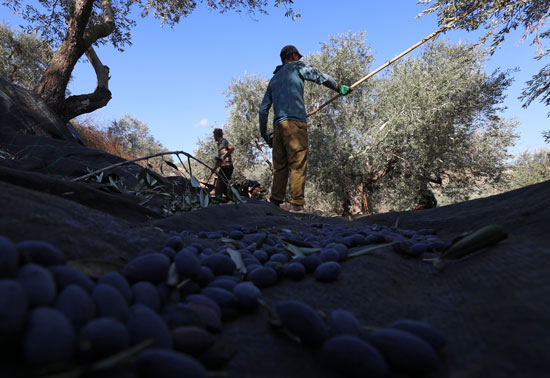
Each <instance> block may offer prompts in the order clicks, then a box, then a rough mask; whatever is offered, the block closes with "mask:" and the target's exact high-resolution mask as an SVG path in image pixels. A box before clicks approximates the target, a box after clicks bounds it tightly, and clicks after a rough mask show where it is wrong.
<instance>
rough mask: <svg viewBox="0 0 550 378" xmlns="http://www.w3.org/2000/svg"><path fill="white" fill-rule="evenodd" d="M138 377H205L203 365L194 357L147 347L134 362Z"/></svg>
mask: <svg viewBox="0 0 550 378" xmlns="http://www.w3.org/2000/svg"><path fill="white" fill-rule="evenodd" d="M135 366H136V368H135V371H136V372H137V374H138V376H139V377H140V378H160V377H162V378H206V377H207V376H208V375H207V373H206V370H205V369H204V367H203V366H202V365H201V364H200V363H199V362H198V361H197V360H195V359H193V358H191V357H189V356H187V355H185V354H183V353H179V352H175V351H172V350H165V349H148V350H145V351H143V352H141V353H140V354H139V355H138V356H137V359H136V362H135Z"/></svg>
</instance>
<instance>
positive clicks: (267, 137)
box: [262, 133, 273, 148]
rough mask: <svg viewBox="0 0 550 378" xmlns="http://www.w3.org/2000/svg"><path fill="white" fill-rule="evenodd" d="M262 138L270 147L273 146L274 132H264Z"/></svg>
mask: <svg viewBox="0 0 550 378" xmlns="http://www.w3.org/2000/svg"><path fill="white" fill-rule="evenodd" d="M262 138H263V139H264V140H265V142H266V143H267V145H268V146H269V148H273V133H270V134H262Z"/></svg>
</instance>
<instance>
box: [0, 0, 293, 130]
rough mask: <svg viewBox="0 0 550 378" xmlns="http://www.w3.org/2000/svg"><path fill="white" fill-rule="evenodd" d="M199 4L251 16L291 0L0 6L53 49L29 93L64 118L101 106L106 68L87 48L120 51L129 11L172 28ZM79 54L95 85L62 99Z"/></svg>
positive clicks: (7, 2) (6, 1)
mask: <svg viewBox="0 0 550 378" xmlns="http://www.w3.org/2000/svg"><path fill="white" fill-rule="evenodd" d="M200 3H204V4H206V6H207V7H208V8H209V9H210V10H216V11H219V12H221V13H224V12H227V11H230V10H234V11H236V12H243V11H244V12H247V13H252V14H253V13H254V12H259V13H266V10H265V8H266V7H267V6H268V4H269V3H272V4H273V5H274V6H275V7H277V6H280V5H282V6H285V7H287V6H289V5H292V3H293V0H272V1H271V2H270V1H268V0H198V1H188V0H167V1H161V0H150V1H142V0H138V1H135V0H68V1H50V0H38V1H24V0H3V1H2V4H3V5H4V6H6V7H8V8H10V9H11V10H12V11H14V12H17V13H18V14H20V15H22V17H23V18H24V19H25V20H27V21H28V23H29V24H28V27H27V29H28V31H36V32H38V33H39V34H40V36H41V37H42V38H44V39H45V40H46V41H47V42H48V43H50V44H52V46H54V47H56V48H57V50H56V52H55V55H54V57H53V59H52V60H51V61H50V64H49V66H48V68H47V69H46V72H45V73H44V75H43V76H42V78H41V80H40V83H39V84H38V86H37V87H36V89H35V92H36V93H38V94H39V95H40V96H42V98H44V99H45V101H46V102H47V103H48V104H49V105H50V106H51V107H52V108H53V109H54V110H55V111H56V112H57V113H58V114H59V115H60V116H61V117H63V118H64V119H65V120H69V119H71V118H74V117H76V116H78V115H80V114H84V113H89V112H92V111H94V110H96V109H98V108H101V107H103V106H105V105H106V104H107V103H108V102H109V100H110V99H111V92H110V90H109V87H108V83H109V68H108V67H107V66H105V65H103V64H102V62H101V60H100V59H99V57H98V56H97V55H96V53H95V51H94V49H93V46H97V45H98V44H106V43H109V42H110V43H111V44H112V45H113V46H114V47H115V48H117V49H119V50H121V51H122V49H123V47H124V46H125V45H128V44H130V41H131V33H130V31H131V29H132V28H133V27H134V26H135V25H136V21H135V20H134V19H133V18H132V12H136V11H141V12H140V13H141V15H142V16H147V15H149V14H152V15H153V17H155V18H157V19H160V20H161V22H162V24H168V25H170V26H173V25H175V24H177V23H178V22H179V21H180V20H181V19H182V18H185V17H187V16H188V15H189V14H191V13H192V12H193V11H194V10H195V8H196V7H197V4H200ZM286 15H287V16H292V17H297V16H299V15H298V14H296V13H295V12H294V11H293V9H292V8H287V12H286ZM107 37H108V38H109V39H107ZM84 54H86V56H87V58H88V60H89V61H90V62H91V64H92V66H93V67H94V70H95V72H96V76H97V80H98V81H97V87H96V89H95V91H94V92H93V93H89V94H83V95H76V96H70V97H68V98H65V91H66V88H67V84H68V82H69V78H70V77H71V73H72V71H73V69H74V66H75V65H76V63H77V61H78V60H79V59H80V58H81V57H82V56H83V55H84Z"/></svg>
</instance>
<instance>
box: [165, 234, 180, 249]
mask: <svg viewBox="0 0 550 378" xmlns="http://www.w3.org/2000/svg"><path fill="white" fill-rule="evenodd" d="M164 246H165V247H169V248H172V249H173V250H174V251H175V252H178V251H179V250H180V249H182V248H183V239H182V238H181V237H180V236H178V235H174V236H171V237H170V238H168V240H166V242H165V243H164Z"/></svg>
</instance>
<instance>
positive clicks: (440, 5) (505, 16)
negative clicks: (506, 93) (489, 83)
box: [418, 0, 550, 116]
mask: <svg viewBox="0 0 550 378" xmlns="http://www.w3.org/2000/svg"><path fill="white" fill-rule="evenodd" d="M418 4H424V5H426V4H427V5H429V6H428V8H427V9H426V10H425V11H424V12H423V14H430V13H433V12H436V13H437V18H438V21H439V23H440V24H444V23H446V22H447V21H448V20H449V19H452V18H454V17H456V16H458V15H460V14H463V13H464V12H466V11H468V10H472V9H474V12H472V13H471V14H470V15H469V16H467V17H466V18H464V19H463V20H462V21H460V22H459V23H457V24H456V27H458V28H461V29H464V30H467V31H471V30H476V29H478V28H479V27H481V26H483V27H484V28H485V30H486V32H485V34H484V35H483V37H482V42H485V41H487V40H491V51H494V50H495V49H496V48H497V47H498V46H499V45H500V44H501V43H502V42H503V41H504V39H505V38H506V37H507V35H508V33H509V32H510V31H511V30H515V29H518V28H519V29H522V31H523V39H527V38H528V37H530V36H532V37H533V41H532V42H531V44H534V45H535V46H536V47H537V49H538V51H539V55H538V56H537V57H536V59H538V60H541V59H543V58H548V56H549V55H548V49H545V48H544V46H543V40H548V39H550V30H548V29H546V30H543V29H544V28H545V27H546V26H547V21H548V17H549V16H550V11H549V10H550V0H534V1H525V0H507V1H503V0H483V1H482V0H419V1H418ZM520 98H521V99H522V100H523V101H524V104H523V106H524V107H527V106H528V105H529V104H530V103H531V102H532V101H534V100H535V99H537V98H539V99H540V102H542V103H544V104H545V105H546V106H549V105H550V64H547V65H545V66H544V67H542V68H541V69H540V70H539V72H538V73H536V74H535V75H533V77H532V78H531V79H530V80H529V81H527V87H526V88H525V89H524V90H523V92H522V95H521V97H520ZM548 116H550V111H549V112H548Z"/></svg>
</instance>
